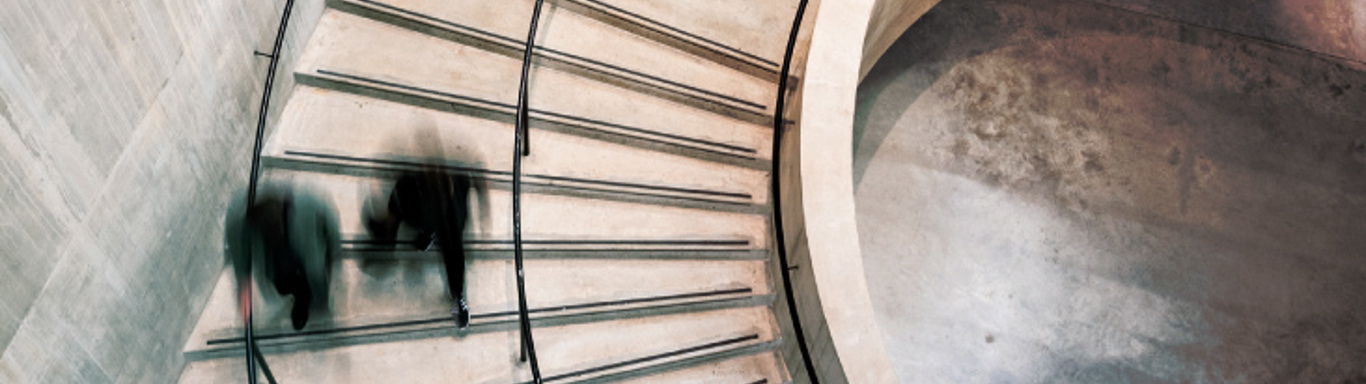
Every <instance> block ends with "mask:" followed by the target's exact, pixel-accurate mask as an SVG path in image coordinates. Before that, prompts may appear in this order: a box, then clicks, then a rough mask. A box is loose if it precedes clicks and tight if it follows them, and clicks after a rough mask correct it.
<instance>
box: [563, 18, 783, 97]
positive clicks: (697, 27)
mask: <svg viewBox="0 0 1366 384" xmlns="http://www.w3.org/2000/svg"><path fill="white" fill-rule="evenodd" d="M556 3H557V4H558V5H560V6H563V7H565V8H566V9H569V10H571V11H574V12H578V13H581V14H584V15H585V16H588V17H592V18H595V19H598V20H600V21H602V22H605V23H608V24H612V25H615V26H617V27H619V28H622V29H625V30H628V31H631V32H633V33H636V34H638V35H641V36H644V37H646V38H650V39H652V40H655V41H658V42H661V43H663V44H666V45H669V46H672V47H674V48H677V49H680V50H684V51H687V52H691V53H693V54H696V55H699V56H702V57H706V58H709V59H711V60H713V61H717V62H720V63H724V64H726V65H729V66H732V67H734V68H737V69H740V70H741V71H745V72H747V73H750V72H754V73H755V74H756V75H759V76H762V77H764V78H765V79H768V80H769V81H772V82H775V83H776V82H777V79H778V70H779V68H778V67H779V66H780V64H779V63H781V62H782V58H783V51H784V50H785V48H786V44H787V37H788V36H787V35H788V32H789V30H790V29H791V24H792V18H793V17H794V16H795V15H796V12H797V2H796V1H790V0H750V1H733V0H690V1H675V0H560V1H558V2H556Z"/></svg>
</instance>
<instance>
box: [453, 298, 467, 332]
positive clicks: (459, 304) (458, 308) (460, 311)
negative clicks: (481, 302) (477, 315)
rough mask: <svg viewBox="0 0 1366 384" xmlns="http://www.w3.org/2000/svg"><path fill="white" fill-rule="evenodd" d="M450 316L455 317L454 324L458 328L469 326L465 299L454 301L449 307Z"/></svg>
mask: <svg viewBox="0 0 1366 384" xmlns="http://www.w3.org/2000/svg"><path fill="white" fill-rule="evenodd" d="M451 318H453V319H455V326H456V327H458V328H460V329H465V328H467V327H469V326H470V306H469V305H467V304H465V299H460V300H459V301H456V303H455V305H454V306H453V308H451Z"/></svg>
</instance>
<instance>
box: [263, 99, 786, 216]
mask: <svg viewBox="0 0 1366 384" xmlns="http://www.w3.org/2000/svg"><path fill="white" fill-rule="evenodd" d="M280 121H281V124H280V127H281V128H280V129H278V130H277V132H276V133H275V134H274V135H272V137H271V138H270V139H269V141H268V144H267V146H266V148H265V151H264V156H267V157H271V158H286V155H289V154H291V153H294V152H304V153H320V154H329V155H330V154H339V155H345V156H347V157H359V158H376V159H397V158H409V159H411V158H419V157H421V155H422V154H423V153H425V151H427V150H426V149H423V148H443V149H444V150H443V152H444V153H445V156H448V157H450V158H451V160H454V161H459V162H460V163H462V164H469V165H472V166H475V167H479V168H486V169H491V170H496V171H500V172H507V171H510V170H511V168H512V165H511V162H512V153H511V151H512V146H513V142H512V141H513V130H512V128H511V125H510V124H508V123H504V122H499V121H495V120H488V119H480V118H476V117H471V116H465V115H458V114H449V113H442V112H438V111H433V110H429V109H424V108H418V107H413V106H409V105H403V104H398V103H394V102H388V101H384V100H378V99H373V98H368V97H364V96H358V95H353V94H347V93H342V92H334V91H329V90H325V89H319V88H313V87H300V88H299V89H298V90H297V91H296V92H294V95H293V96H292V97H291V100H290V102H289V104H288V105H287V106H286V107H285V111H284V112H283V116H282V117H281V120H280ZM531 140H532V147H533V154H532V156H529V157H524V158H523V175H526V176H531V175H550V176H555V177H571V178H581V179H590V180H599V181H602V182H606V183H620V184H631V185H637V184H639V185H647V186H657V187H660V188H664V189H675V190H680V191H684V192H678V193H682V194H687V195H699V194H707V193H714V194H721V195H720V196H719V197H722V198H732V199H739V200H741V201H747V202H749V203H751V204H762V203H763V202H764V201H766V199H767V193H768V191H767V172H766V171H761V170H755V169H750V168H744V167H739V166H735V165H727V164H721V163H716V162H711V161H706V160H701V159H695V158H689V157H685V156H679V155H674V154H668V153H662V152H658V151H652V150H648V149H643V148H638V147H633V146H629V145H623V144H617V143H611V142H605V141H600V140H594V139H589V138H585V137H581V136H576V135H569V134H564V133H559V132H549V131H540V130H537V131H533V132H532V136H531ZM689 191H691V192H689ZM698 191H704V192H705V191H709V192H706V193H701V192H698ZM669 193H674V192H669Z"/></svg>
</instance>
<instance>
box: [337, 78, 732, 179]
mask: <svg viewBox="0 0 1366 384" xmlns="http://www.w3.org/2000/svg"><path fill="white" fill-rule="evenodd" d="M316 72H317V73H319V74H323V75H327V76H335V77H340V78H343V79H347V80H353V81H359V82H364V83H370V84H377V85H382V86H386V87H393V88H399V89H403V90H407V91H411V92H417V93H425V94H429V95H436V96H441V97H449V98H452V99H456V100H461V101H467V102H470V103H474V104H484V105H492V106H494V107H497V108H505V109H515V108H516V106H514V105H512V104H506V103H502V102H497V101H493V100H487V99H481V98H477V97H471V96H464V95H457V94H453V93H449V92H445V91H438V90H434V89H428V88H423V87H419V86H415V85H408V84H402V83H397V82H393V81H387V80H380V79H373V78H369V77H364V76H359V75H352V74H348V73H341V72H337V71H334V70H330V69H325V68H319V69H317V70H316ZM528 112H530V113H531V114H534V115H545V116H550V117H554V118H559V119H565V120H569V121H571V122H575V123H581V124H584V125H600V126H606V127H610V128H614V129H619V130H623V131H628V132H634V133H639V134H642V135H646V136H656V137H662V138H665V139H669V140H678V141H685V142H689V143H693V144H698V145H701V146H708V147H715V148H724V149H727V150H732V151H738V152H744V153H748V154H752V155H757V154H758V152H759V151H758V150H756V149H753V148H746V147H741V146H737V145H731V144H726V143H721V142H715V141H710V140H704V139H698V138H693V137H688V136H683V135H676V134H672V133H665V132H659V131H654V130H649V129H645V128H637V127H632V126H628V125H623V124H618V123H613V122H609V121H602V120H597V119H590V118H586V117H579V116H574V115H570V114H566V113H561V112H553V111H547V110H541V109H535V108H532V109H529V110H528ZM542 120H545V119H542ZM546 121H549V120H546ZM604 132H605V131H604ZM619 135H620V134H619ZM622 136H629V135H622ZM632 137H636V138H638V139H643V140H650V141H653V142H656V143H661V144H669V145H674V146H680V147H685V148H690V149H693V150H699V151H707V152H710V153H715V154H721V155H729V156H736V157H741V158H745V159H758V158H757V157H755V156H744V155H738V154H733V153H728V152H725V151H720V150H716V149H708V148H702V147H697V146H685V145H681V144H678V143H672V142H668V141H662V140H659V139H647V138H643V137H640V136H632Z"/></svg>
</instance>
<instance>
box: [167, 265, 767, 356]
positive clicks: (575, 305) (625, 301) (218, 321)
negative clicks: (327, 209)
mask: <svg viewBox="0 0 1366 384" xmlns="http://www.w3.org/2000/svg"><path fill="white" fill-rule="evenodd" d="M764 262H765V261H764V260H648V259H617V260H606V259H587V260H584V259H528V260H526V262H525V270H526V276H527V281H526V288H527V300H528V301H527V302H528V306H529V308H540V309H543V310H541V311H539V312H536V313H537V316H538V317H541V315H545V316H551V315H554V316H560V317H563V316H565V315H568V314H576V315H578V316H580V317H582V315H585V313H584V312H591V313H594V314H598V315H599V316H598V317H601V316H602V315H607V316H619V315H621V314H620V313H619V312H621V311H626V310H640V309H642V308H645V307H649V308H654V307H660V306H665V307H668V306H679V305H692V306H696V305H700V304H709V303H713V302H716V301H718V300H720V301H727V302H730V301H735V300H736V299H747V298H753V297H758V296H764V295H767V294H768V292H769V291H768V286H767V283H766V282H765V276H764ZM515 275H516V269H515V267H514V265H513V263H512V261H511V260H507V259H473V260H471V261H469V262H468V264H467V270H466V290H467V293H466V297H467V299H468V300H469V303H470V309H471V311H472V312H473V313H474V314H475V315H476V316H475V320H478V321H476V322H475V325H481V324H485V323H488V322H489V321H495V322H497V321H504V320H508V319H507V318H506V317H508V316H506V315H501V316H493V315H489V314H497V313H508V312H509V311H511V313H513V314H515V311H516V308H517V306H516V299H517V291H516V285H515V283H516V282H515ZM233 292H234V288H233V282H232V276H231V274H230V273H228V272H227V271H225V272H224V273H223V274H222V276H221V277H220V279H219V281H218V284H217V286H216V287H215V291H214V293H213V295H212V296H211V299H210V301H209V304H208V305H207V306H206V309H205V310H204V312H203V314H202V315H201V317H200V320H199V322H198V324H197V326H196V330H195V332H194V334H193V335H192V337H191V339H190V340H189V341H188V342H187V345H186V351H187V352H188V353H190V354H191V355H194V356H200V357H202V356H211V355H212V354H214V353H216V352H218V351H219V350H221V349H223V348H224V347H227V348H229V349H231V348H232V346H223V345H219V344H222V343H221V342H212V341H213V340H220V339H232V338H236V337H239V336H241V321H240V320H239V319H238V318H237V315H236V312H235V311H236V304H235V303H236V297H235V296H234V293H233ZM255 292H256V295H257V296H258V298H257V299H256V301H255V303H257V304H258V305H256V306H255V307H256V315H255V318H256V320H255V323H256V327H257V328H256V329H257V334H258V335H269V334H280V335H282V336H283V337H284V338H286V339H290V338H292V336H294V335H298V333H296V332H295V331H293V330H292V328H291V327H290V321H289V313H288V312H289V311H288V306H286V305H283V303H284V302H286V299H282V298H280V297H279V296H277V295H276V294H275V293H274V290H273V288H270V287H269V286H267V287H259V286H258V287H257V289H256V290H255ZM331 295H332V299H331V303H330V305H329V311H328V313H327V314H323V315H321V316H315V317H314V318H312V319H310V321H309V326H308V327H307V328H305V329H304V333H305V334H307V333H319V334H322V335H333V336H336V337H340V338H354V337H357V336H373V334H376V332H378V333H379V334H384V333H386V332H391V331H395V329H393V328H395V327H392V326H387V327H380V328H385V329H375V330H373V331H374V332H370V331H371V330H367V332H361V333H359V334H357V333H356V332H336V331H335V330H336V329H338V328H351V327H361V326H373V325H376V324H390V323H395V322H411V321H417V320H422V319H437V321H436V322H435V323H433V324H426V323H424V324H420V325H422V326H424V327H423V328H424V329H426V328H433V329H437V330H442V331H443V332H444V331H445V330H446V329H448V328H449V327H450V326H451V321H450V317H449V310H450V306H451V305H450V295H449V293H448V291H447V288H446V280H445V270H444V267H443V265H442V262H441V261H440V260H439V259H438V258H435V257H434V258H429V259H425V260H389V261H377V260H361V259H342V260H340V261H339V262H338V263H337V265H335V266H334V269H333V281H332V292H331ZM594 303H595V304H596V305H586V304H594ZM752 304H753V303H749V305H752ZM566 308H568V309H566ZM566 311H567V312H566ZM485 320H487V321H485ZM399 328H402V330H404V331H412V329H407V328H404V327H399ZM474 328H475V329H476V330H478V329H482V328H487V327H483V326H477V327H474ZM495 328H496V327H495ZM334 334H336V335H334ZM439 334H440V333H438V335H439ZM332 338H333V337H320V338H318V339H321V340H323V341H326V340H330V339H332ZM298 341H300V340H290V342H291V343H297V342H298ZM304 341H316V340H304ZM238 348H240V347H238Z"/></svg>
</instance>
